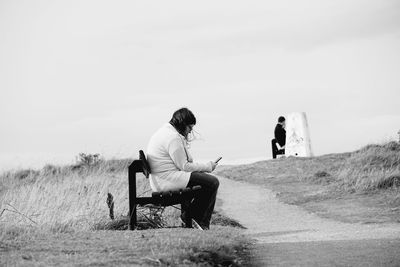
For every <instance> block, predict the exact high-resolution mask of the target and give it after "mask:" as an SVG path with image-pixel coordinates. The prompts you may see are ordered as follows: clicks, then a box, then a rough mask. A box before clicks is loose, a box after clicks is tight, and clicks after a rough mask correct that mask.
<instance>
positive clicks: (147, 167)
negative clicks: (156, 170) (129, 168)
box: [139, 150, 151, 178]
mask: <svg viewBox="0 0 400 267" xmlns="http://www.w3.org/2000/svg"><path fill="white" fill-rule="evenodd" d="M139 160H140V161H141V162H142V167H143V174H144V176H146V178H149V175H150V173H151V169H150V165H149V163H148V162H147V159H146V156H145V154H144V152H143V150H139Z"/></svg>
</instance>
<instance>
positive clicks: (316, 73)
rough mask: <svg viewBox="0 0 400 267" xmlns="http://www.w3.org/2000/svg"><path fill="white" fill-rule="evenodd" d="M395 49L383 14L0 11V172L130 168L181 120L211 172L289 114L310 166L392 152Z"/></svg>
mask: <svg viewBox="0 0 400 267" xmlns="http://www.w3.org/2000/svg"><path fill="white" fill-rule="evenodd" d="M399 48H400V1H396V0H385V1H381V0H352V1H349V0H337V1H324V0H307V1H304V0H293V1H288V0H282V1H234V0H230V1H200V2H199V1H196V2H195V1H100V0H88V1H55V0H48V1H43V0H41V1H30V0H26V1H24V0H21V1H12V0H8V1H5V0H0V127H1V128H0V169H8V168H27V167H36V168H40V167H41V166H43V165H44V164H46V163H50V164H71V163H73V162H74V161H75V160H76V156H77V155H78V154H79V153H81V152H83V153H90V154H94V153H100V154H101V155H102V156H103V157H105V158H135V157H137V155H138V150H139V149H146V146H147V143H148V140H149V138H150V137H151V135H152V134H153V133H154V132H155V131H156V130H157V129H158V128H159V127H161V126H162V125H163V124H164V123H166V122H168V121H169V119H170V117H171V115H172V113H173V112H174V111H175V110H177V109H179V108H181V107H188V108H189V109H191V110H192V111H193V113H194V114H195V116H196V118H197V124H196V126H195V130H196V132H197V133H198V139H197V140H196V141H194V142H193V143H192V147H191V150H192V154H193V155H194V157H195V159H198V160H212V159H215V158H217V157H218V156H222V157H223V160H222V161H221V164H223V163H224V161H225V163H229V162H235V161H236V162H240V161H242V162H243V161H244V160H250V159H270V158H271V148H270V140H271V138H273V130H274V127H275V125H276V122H277V118H278V117H279V116H281V115H287V114H289V113H292V112H305V113H306V115H307V120H308V124H309V132H310V137H311V146H312V150H313V152H314V155H317V156H318V155H324V154H329V153H341V152H349V151H353V150H356V149H358V148H360V147H362V146H364V145H367V144H370V143H382V142H386V141H390V140H398V134H397V132H398V131H399V130H400V105H399V99H400V75H399V74H400V49H399Z"/></svg>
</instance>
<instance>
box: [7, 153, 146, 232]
mask: <svg viewBox="0 0 400 267" xmlns="http://www.w3.org/2000/svg"><path fill="white" fill-rule="evenodd" d="M129 163H130V160H108V161H100V162H98V163H97V164H95V165H82V164H76V165H71V166H64V167H59V166H52V165H47V166H45V167H44V168H42V169H41V170H17V171H9V172H6V173H3V174H2V175H1V176H0V186H1V188H2V190H1V191H0V213H1V216H0V223H1V224H3V225H36V226H40V227H45V228H50V229H60V230H63V229H67V228H76V229H80V230H87V229H93V228H94V227H96V226H98V224H99V222H101V221H105V222H106V221H109V220H110V219H109V217H108V216H109V209H108V206H107V203H106V199H107V194H108V193H111V194H112V195H113V196H114V205H115V208H114V213H115V216H116V217H117V218H118V217H121V216H126V215H127V212H128V207H129V200H128V174H127V167H128V165H129ZM137 179H138V183H137V184H138V189H137V190H138V193H146V192H148V193H149V186H148V182H147V181H146V180H145V178H144V176H143V175H140V174H139V175H138V177H137Z"/></svg>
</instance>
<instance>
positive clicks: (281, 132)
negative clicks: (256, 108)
mask: <svg viewBox="0 0 400 267" xmlns="http://www.w3.org/2000/svg"><path fill="white" fill-rule="evenodd" d="M274 134H275V139H276V141H277V142H278V144H279V145H280V146H284V145H285V144H286V130H285V129H284V128H283V127H282V125H281V124H279V123H278V124H277V125H276V127H275V132H274Z"/></svg>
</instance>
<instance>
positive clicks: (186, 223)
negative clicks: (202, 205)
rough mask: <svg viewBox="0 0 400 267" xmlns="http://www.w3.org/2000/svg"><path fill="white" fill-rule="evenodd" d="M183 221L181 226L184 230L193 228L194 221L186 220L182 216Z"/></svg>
mask: <svg viewBox="0 0 400 267" xmlns="http://www.w3.org/2000/svg"><path fill="white" fill-rule="evenodd" d="M180 220H181V226H182V227H183V228H193V225H192V221H191V220H186V219H185V218H183V217H182V216H181V217H180Z"/></svg>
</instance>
